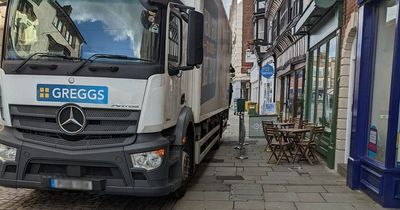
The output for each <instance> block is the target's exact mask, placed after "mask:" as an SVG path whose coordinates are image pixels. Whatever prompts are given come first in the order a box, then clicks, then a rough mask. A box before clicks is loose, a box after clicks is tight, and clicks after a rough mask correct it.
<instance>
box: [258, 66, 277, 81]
mask: <svg viewBox="0 0 400 210" xmlns="http://www.w3.org/2000/svg"><path fill="white" fill-rule="evenodd" d="M274 73H275V71H274V67H273V66H271V65H270V64H265V65H264V66H263V67H262V68H261V75H262V76H263V77H265V78H271V77H272V76H274Z"/></svg>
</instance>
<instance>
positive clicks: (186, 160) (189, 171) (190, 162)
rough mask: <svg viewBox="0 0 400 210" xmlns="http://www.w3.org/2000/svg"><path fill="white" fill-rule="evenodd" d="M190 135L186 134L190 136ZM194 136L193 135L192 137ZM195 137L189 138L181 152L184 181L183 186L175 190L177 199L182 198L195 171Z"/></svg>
mask: <svg viewBox="0 0 400 210" xmlns="http://www.w3.org/2000/svg"><path fill="white" fill-rule="evenodd" d="M186 133H188V132H186ZM188 136H190V135H186V138H188ZM190 138H192V137H190ZM193 142H194V141H193V139H187V143H186V144H185V145H184V146H183V150H182V152H181V166H182V168H181V176H182V183H181V187H180V188H179V189H178V190H177V191H175V192H174V197H175V198H177V199H180V198H182V197H183V196H184V195H185V193H186V191H187V188H188V186H189V182H190V180H191V178H192V176H193V173H194V157H193V154H194V151H193V149H194V148H193V146H194V145H193Z"/></svg>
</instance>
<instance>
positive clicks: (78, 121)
mask: <svg viewBox="0 0 400 210" xmlns="http://www.w3.org/2000/svg"><path fill="white" fill-rule="evenodd" d="M57 123H58V126H60V128H61V130H62V131H64V132H65V133H67V134H69V135H76V134H78V133H80V132H82V131H83V129H84V128H85V126H86V116H85V113H84V112H83V110H82V109H81V108H80V107H78V106H76V105H66V106H64V107H63V108H61V110H60V111H59V112H58V116H57Z"/></svg>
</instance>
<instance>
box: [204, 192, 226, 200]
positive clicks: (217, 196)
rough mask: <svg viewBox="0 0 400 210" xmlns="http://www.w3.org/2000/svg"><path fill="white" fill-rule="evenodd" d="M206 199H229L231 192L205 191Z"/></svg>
mask: <svg viewBox="0 0 400 210" xmlns="http://www.w3.org/2000/svg"><path fill="white" fill-rule="evenodd" d="M204 199H205V200H206V201H228V200H229V192H204Z"/></svg>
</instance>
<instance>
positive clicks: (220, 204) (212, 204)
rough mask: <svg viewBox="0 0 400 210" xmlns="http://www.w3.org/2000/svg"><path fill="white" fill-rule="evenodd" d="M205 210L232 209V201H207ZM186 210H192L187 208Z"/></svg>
mask: <svg viewBox="0 0 400 210" xmlns="http://www.w3.org/2000/svg"><path fill="white" fill-rule="evenodd" d="M204 205H205V207H206V209H220V210H223V209H233V201H207V202H205V204H204ZM187 210H192V209H191V208H188V209H187Z"/></svg>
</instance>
